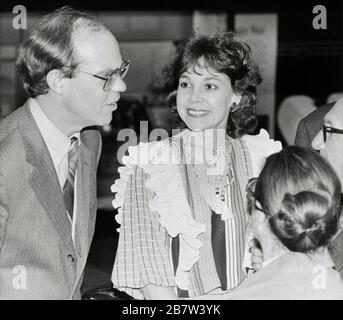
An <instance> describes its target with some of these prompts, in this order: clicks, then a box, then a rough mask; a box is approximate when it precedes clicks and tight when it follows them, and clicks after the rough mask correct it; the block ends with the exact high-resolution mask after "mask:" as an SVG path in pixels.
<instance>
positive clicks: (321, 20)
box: [0, 0, 343, 290]
mask: <svg viewBox="0 0 343 320" xmlns="http://www.w3.org/2000/svg"><path fill="white" fill-rule="evenodd" d="M117 2H118V1H112V2H106V1H103V0H98V1H94V2H93V3H92V4H86V3H83V1H81V0H80V1H68V2H63V1H46V2H41V1H37V2H32V1H20V2H19V1H18V3H16V2H15V1H12V2H11V1H6V3H1V4H0V118H4V117H5V116H6V115H8V114H9V113H11V112H13V111H14V110H15V109H16V108H18V107H19V106H21V105H22V104H23V103H24V102H25V100H26V99H27V96H26V93H25V91H24V90H23V88H22V86H21V84H20V82H19V81H18V75H17V73H16V69H15V59H16V54H17V49H18V45H19V44H20V42H21V41H23V40H25V39H26V37H27V36H28V33H29V32H30V29H31V28H32V26H33V25H35V24H36V23H37V21H38V20H39V19H40V18H41V17H42V15H44V14H46V13H48V12H50V11H52V10H55V9H56V8H58V7H61V6H63V5H70V6H73V7H75V8H77V9H82V10H89V11H93V12H96V13H97V14H98V15H99V16H100V17H102V18H103V19H104V20H105V22H106V24H107V26H108V28H109V29H110V30H111V31H112V32H113V34H114V35H115V36H116V38H117V39H118V41H119V44H120V48H121V52H122V56H123V58H124V59H129V60H130V61H131V62H132V65H131V68H130V71H129V73H128V75H127V78H126V82H127V85H128V90H127V92H126V93H124V94H123V95H122V98H121V100H120V101H119V103H118V110H117V111H115V113H114V114H113V121H112V123H111V124H110V125H109V126H106V127H103V128H100V130H101V134H102V137H103V142H104V144H103V151H102V156H101V159H100V164H99V170H98V186H97V187H98V202H99V205H98V216H97V224H96V231H95V236H94V241H93V244H92V248H91V252H90V255H89V259H88V264H87V269H86V276H85V283H84V289H85V290H90V289H93V288H97V287H103V286H106V285H110V276H111V269H112V265H113V261H114V258H115V251H116V241H117V237H118V234H117V233H116V227H117V225H116V223H115V219H114V217H115V213H116V212H115V211H114V209H113V208H112V206H111V201H112V199H113V194H112V193H111V191H110V186H111V185H112V184H113V182H114V180H115V179H116V178H117V177H118V176H117V174H116V170H117V167H118V166H119V165H120V159H117V150H118V148H119V147H120V145H122V144H123V143H124V141H118V139H117V137H118V132H119V131H120V130H121V129H124V128H130V129H132V130H134V131H135V132H136V133H137V136H138V137H139V134H140V133H142V132H141V127H140V124H141V123H142V122H141V121H148V126H147V130H148V132H147V133H148V134H149V133H150V132H151V131H152V130H153V129H155V128H164V129H166V130H167V131H168V132H169V133H170V134H171V130H172V129H173V128H176V127H177V126H178V125H179V124H178V122H177V119H176V118H175V116H174V115H172V114H171V113H170V112H169V109H168V107H167V106H166V104H165V102H164V99H163V96H162V94H161V89H162V86H163V79H162V76H161V69H162V67H163V66H164V65H165V63H166V62H168V61H169V60H170V59H171V58H172V57H173V56H174V53H175V48H176V46H177V44H178V42H179V41H180V40H182V39H184V38H186V37H188V36H190V35H191V34H193V33H204V34H212V33H214V32H218V31H234V32H236V35H237V36H238V37H239V38H241V39H243V40H245V41H246V42H247V43H248V44H249V45H250V46H251V48H252V50H253V58H254V60H255V62H256V63H257V64H258V65H259V67H260V69H261V73H262V76H263V80H264V81H263V84H262V85H261V86H260V87H259V89H258V102H257V110H258V118H259V127H260V128H265V129H267V130H268V131H269V133H270V134H271V136H272V137H274V138H275V139H279V140H281V141H282V142H283V144H284V145H287V144H292V143H293V141H294V137H295V130H296V126H297V123H298V121H299V120H300V118H302V117H303V116H305V115H306V114H308V113H309V112H311V111H312V110H314V109H315V108H317V107H319V106H321V105H323V104H325V103H327V102H328V101H335V100H337V98H338V97H339V96H340V95H343V88H342V78H343V65H342V60H343V59H342V58H343V57H342V51H343V42H342V33H343V0H330V1H329V0H326V1H320V3H318V1H311V0H310V1H293V0H290V1H280V0H279V1H258V0H225V1H221V2H216V3H213V2H212V3H211V2H210V1H207V2H206V3H204V2H202V1H197V2H195V1H194V0H193V1H192V2H189V1H188V2H185V1H181V0H176V1H162V0H161V1H158V2H157V1H156V2H154V1H142V2H141V3H131V2H130V1H126V3H117ZM16 5H22V6H24V8H25V9H26V12H27V21H26V22H27V24H26V28H23V29H21V28H16V27H15V24H13V22H14V18H15V17H16V16H17V14H18V11H17V12H13V8H14V7H15V6H16ZM318 5H320V7H316V6H318Z"/></svg>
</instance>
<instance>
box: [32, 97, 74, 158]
mask: <svg viewBox="0 0 343 320" xmlns="http://www.w3.org/2000/svg"><path fill="white" fill-rule="evenodd" d="M29 106H30V110H31V113H32V116H33V118H34V120H35V121H36V124H37V126H38V129H39V131H40V132H41V134H42V137H43V139H44V141H45V143H46V145H47V147H48V149H49V152H50V155H51V157H52V159H53V160H54V163H55V161H56V162H57V163H58V162H60V161H61V160H62V158H63V157H64V156H65V154H66V153H67V152H68V150H69V147H70V139H71V137H67V136H66V135H65V134H64V133H63V132H61V131H60V130H59V129H57V128H56V126H55V125H54V124H53V123H52V122H51V121H50V120H49V118H48V117H47V116H46V115H45V113H44V112H43V110H42V108H41V107H40V105H39V104H38V102H37V100H35V99H29ZM72 136H73V137H76V138H78V143H79V145H80V143H81V141H80V132H76V133H74V134H73V135H72Z"/></svg>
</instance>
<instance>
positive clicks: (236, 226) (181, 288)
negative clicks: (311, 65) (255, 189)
mask: <svg viewBox="0 0 343 320" xmlns="http://www.w3.org/2000/svg"><path fill="white" fill-rule="evenodd" d="M164 75H165V79H166V85H165V91H166V93H167V94H168V99H167V100H168V103H169V105H170V106H171V107H172V108H173V109H176V110H177V112H178V115H179V116H180V117H181V119H182V121H183V122H184V124H185V126H186V127H187V128H186V129H184V130H182V131H181V132H180V133H179V134H175V135H174V136H173V137H171V138H167V139H164V140H161V141H154V142H149V143H140V144H139V145H138V146H135V147H131V148H129V155H128V156H125V157H124V158H123V162H124V164H125V167H122V168H120V169H119V172H120V179H118V180H116V181H115V184H114V185H113V186H112V191H113V192H115V193H116V196H115V200H114V202H113V204H114V207H115V208H118V211H119V213H118V215H117V220H118V222H119V223H120V224H121V227H120V236H119V242H118V249H117V253H116V258H115V263H114V267H113V272H112V282H113V285H114V287H115V288H117V289H119V290H123V291H126V292H127V293H128V294H130V295H131V296H133V297H134V298H137V299H177V298H185V297H191V298H192V297H195V296H199V295H211V294H216V293H219V294H221V293H222V294H223V293H226V292H230V291H232V290H233V289H234V288H235V287H237V286H238V285H239V284H240V283H241V281H242V280H243V279H244V278H245V276H246V275H245V273H244V271H243V267H242V263H243V256H244V251H245V242H246V238H245V232H246V226H247V210H246V209H247V202H246V196H245V194H246V191H245V186H246V184H247V182H248V180H249V179H250V178H251V177H256V176H257V175H258V174H259V172H260V170H261V168H262V166H263V164H264V161H265V159H266V157H267V156H268V155H270V154H272V153H274V152H277V151H279V150H280V149H281V144H280V142H276V141H273V140H271V139H269V136H268V133H267V132H266V131H265V130H261V131H260V133H259V134H257V135H250V134H251V133H253V132H254V130H255V128H256V122H257V120H256V110H255V102H256V87H257V85H258V84H259V83H260V82H261V78H260V74H259V71H258V68H257V66H256V65H255V64H254V63H253V61H252V60H251V51H250V48H249V47H248V46H247V45H246V44H245V43H243V42H241V41H239V40H237V39H236V38H235V37H234V36H233V35H232V34H231V33H225V34H218V35H215V36H213V37H207V36H196V37H191V38H190V39H187V40H185V41H183V42H182V43H181V45H180V46H179V48H178V51H177V54H176V57H175V59H174V60H173V61H172V62H171V63H170V64H169V65H168V66H167V67H166V68H165V70H164Z"/></svg>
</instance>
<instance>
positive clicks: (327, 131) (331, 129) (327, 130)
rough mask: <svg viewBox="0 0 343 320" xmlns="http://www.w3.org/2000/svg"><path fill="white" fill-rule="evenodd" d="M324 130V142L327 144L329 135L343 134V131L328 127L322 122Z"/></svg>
mask: <svg viewBox="0 0 343 320" xmlns="http://www.w3.org/2000/svg"><path fill="white" fill-rule="evenodd" d="M322 130H323V140H324V142H326V139H327V134H328V133H337V134H343V129H337V128H335V127H331V126H327V125H326V124H325V122H322Z"/></svg>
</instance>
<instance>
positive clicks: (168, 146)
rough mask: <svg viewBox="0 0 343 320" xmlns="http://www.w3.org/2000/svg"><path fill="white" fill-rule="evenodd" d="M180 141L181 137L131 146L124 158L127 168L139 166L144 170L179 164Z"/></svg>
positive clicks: (123, 161)
mask: <svg viewBox="0 0 343 320" xmlns="http://www.w3.org/2000/svg"><path fill="white" fill-rule="evenodd" d="M179 161H180V139H179V135H177V136H173V137H171V138H166V139H163V140H160V141H150V142H140V143H139V144H138V145H135V146H130V147H129V148H128V150H127V155H125V156H123V158H122V163H123V164H124V165H125V166H130V165H138V166H139V167H142V168H144V167H145V166H147V165H169V164H179Z"/></svg>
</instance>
